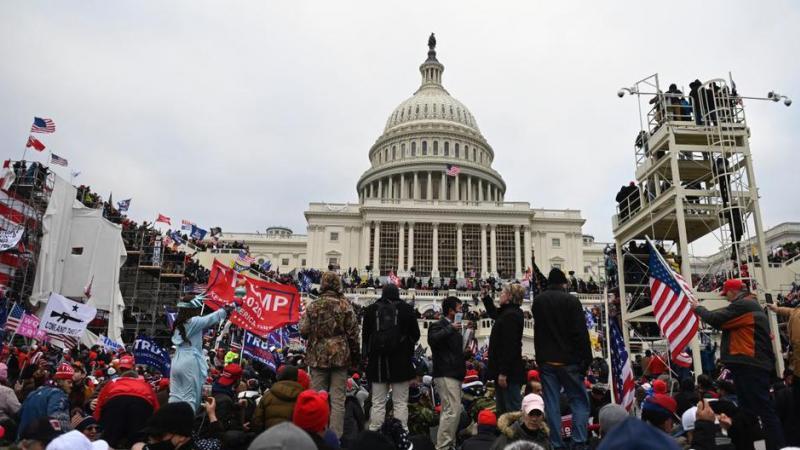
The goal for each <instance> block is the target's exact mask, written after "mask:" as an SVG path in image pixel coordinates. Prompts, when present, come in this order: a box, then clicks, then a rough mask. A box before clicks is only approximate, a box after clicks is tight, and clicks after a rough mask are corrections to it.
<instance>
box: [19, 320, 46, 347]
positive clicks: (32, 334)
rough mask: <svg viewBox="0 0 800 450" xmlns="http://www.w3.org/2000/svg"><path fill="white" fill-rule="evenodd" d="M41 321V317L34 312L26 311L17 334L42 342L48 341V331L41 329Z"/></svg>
mask: <svg viewBox="0 0 800 450" xmlns="http://www.w3.org/2000/svg"><path fill="white" fill-rule="evenodd" d="M39 322H40V320H39V318H38V317H36V316H34V315H33V314H28V313H24V314H23V315H22V320H21V321H20V323H19V326H18V327H17V334H18V335H20V336H25V337H26V338H31V339H36V340H37V341H40V342H43V341H46V340H47V333H45V332H44V331H42V330H40V329H39Z"/></svg>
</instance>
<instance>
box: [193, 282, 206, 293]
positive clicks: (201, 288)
mask: <svg viewBox="0 0 800 450" xmlns="http://www.w3.org/2000/svg"><path fill="white" fill-rule="evenodd" d="M207 290H208V284H206V283H195V285H194V286H193V287H192V294H202V293H204V292H205V291H207Z"/></svg>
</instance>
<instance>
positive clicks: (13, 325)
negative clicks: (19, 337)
mask: <svg viewBox="0 0 800 450" xmlns="http://www.w3.org/2000/svg"><path fill="white" fill-rule="evenodd" d="M23 315H25V310H24V309H23V308H22V307H21V306H19V305H18V304H16V303H14V307H13V308H11V312H9V313H8V318H7V319H6V326H5V330H6V331H10V332H12V333H16V332H17V327H18V326H19V323H20V322H22V316H23Z"/></svg>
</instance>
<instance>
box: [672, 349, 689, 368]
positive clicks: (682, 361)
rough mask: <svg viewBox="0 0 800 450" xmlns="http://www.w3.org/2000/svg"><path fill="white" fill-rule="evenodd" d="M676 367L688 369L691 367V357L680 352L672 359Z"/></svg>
mask: <svg viewBox="0 0 800 450" xmlns="http://www.w3.org/2000/svg"><path fill="white" fill-rule="evenodd" d="M672 360H673V362H675V365H676V366H679V367H683V368H686V369H688V368H689V367H692V355H690V354H689V353H687V352H680V353H678V354H677V355H675V356H674V357H673V358H672Z"/></svg>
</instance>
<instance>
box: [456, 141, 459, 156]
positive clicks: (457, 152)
mask: <svg viewBox="0 0 800 450" xmlns="http://www.w3.org/2000/svg"><path fill="white" fill-rule="evenodd" d="M458 150H459V148H458V142H456V148H455V151H456V152H455V157H456V158H458V154H459V151H458Z"/></svg>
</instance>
